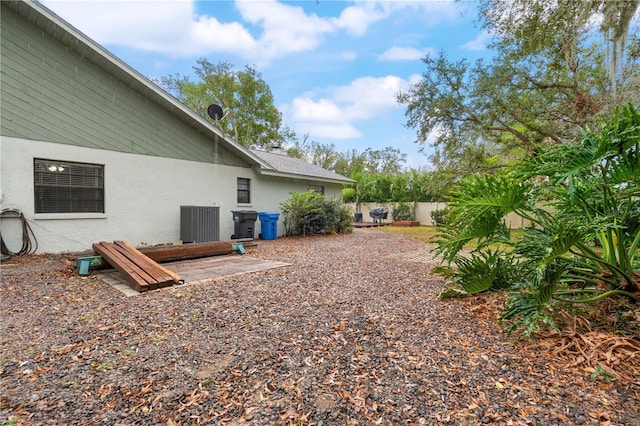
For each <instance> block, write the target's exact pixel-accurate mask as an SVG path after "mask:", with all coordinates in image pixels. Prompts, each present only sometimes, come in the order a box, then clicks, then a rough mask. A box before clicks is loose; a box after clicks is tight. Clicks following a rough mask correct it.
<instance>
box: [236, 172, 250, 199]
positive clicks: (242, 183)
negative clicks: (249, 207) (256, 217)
mask: <svg viewBox="0 0 640 426" xmlns="http://www.w3.org/2000/svg"><path fill="white" fill-rule="evenodd" d="M250 202H251V179H246V178H238V204H249V203H250Z"/></svg>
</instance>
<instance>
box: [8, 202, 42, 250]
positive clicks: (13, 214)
mask: <svg viewBox="0 0 640 426" xmlns="http://www.w3.org/2000/svg"><path fill="white" fill-rule="evenodd" d="M8 218H18V219H20V222H21V223H22V247H21V248H20V250H18V251H16V252H13V251H11V250H9V248H8V247H7V245H6V244H5V243H4V239H3V238H2V233H1V232H0V251H1V252H2V254H6V255H8V256H24V255H27V254H29V253H34V252H35V251H36V250H37V249H38V241H37V240H36V236H35V234H34V233H33V230H32V229H31V226H30V225H29V222H27V219H26V218H25V217H24V213H22V212H21V211H20V210H18V209H3V210H2V211H0V219H8Z"/></svg>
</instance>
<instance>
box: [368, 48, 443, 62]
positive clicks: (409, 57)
mask: <svg viewBox="0 0 640 426" xmlns="http://www.w3.org/2000/svg"><path fill="white" fill-rule="evenodd" d="M434 52H435V51H434V50H433V49H431V48H426V49H416V48H415V47H401V46H393V47H391V48H389V49H387V50H386V51H385V52H384V53H383V54H381V55H379V56H378V59H379V60H380V61H415V60H419V59H422V58H424V57H425V56H427V55H433V54H434Z"/></svg>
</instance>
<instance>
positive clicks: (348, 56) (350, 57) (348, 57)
mask: <svg viewBox="0 0 640 426" xmlns="http://www.w3.org/2000/svg"><path fill="white" fill-rule="evenodd" d="M340 56H341V57H342V59H344V60H345V61H355V59H356V58H357V55H356V52H352V51H350V50H349V51H344V52H342V54H341V55H340Z"/></svg>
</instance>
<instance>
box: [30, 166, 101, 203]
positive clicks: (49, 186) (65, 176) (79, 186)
mask: <svg viewBox="0 0 640 426" xmlns="http://www.w3.org/2000/svg"><path fill="white" fill-rule="evenodd" d="M33 182H34V191H35V197H34V198H35V212H36V213H104V166H103V165H100V164H84V163H72V162H68V161H58V160H43V159H35V160H34V165H33Z"/></svg>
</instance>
